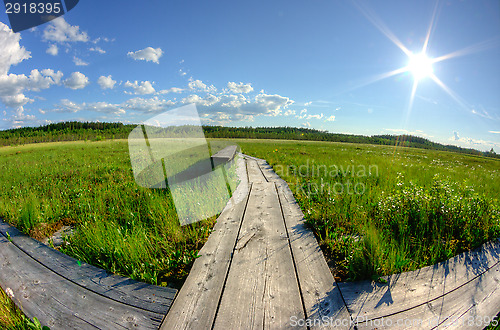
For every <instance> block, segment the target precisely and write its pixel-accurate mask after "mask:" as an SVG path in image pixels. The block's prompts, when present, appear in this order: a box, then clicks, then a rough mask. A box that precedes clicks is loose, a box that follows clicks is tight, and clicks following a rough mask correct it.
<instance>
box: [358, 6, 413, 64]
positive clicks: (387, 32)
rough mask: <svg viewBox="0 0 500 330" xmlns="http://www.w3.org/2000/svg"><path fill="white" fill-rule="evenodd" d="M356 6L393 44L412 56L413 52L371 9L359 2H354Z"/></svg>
mask: <svg viewBox="0 0 500 330" xmlns="http://www.w3.org/2000/svg"><path fill="white" fill-rule="evenodd" d="M353 3H354V5H355V6H356V7H357V8H358V10H359V11H360V12H361V13H362V14H363V15H364V16H365V17H366V18H367V19H368V20H369V21H370V22H371V23H372V24H373V25H374V26H375V27H376V28H377V29H378V30H379V31H380V32H382V34H384V35H385V36H386V37H387V38H388V39H389V40H390V41H392V43H393V44H395V45H396V46H397V47H398V48H399V49H401V50H402V51H403V52H404V53H405V54H406V55H408V56H409V55H410V54H411V52H410V50H409V49H408V48H406V47H405V46H404V45H403V43H402V42H401V41H400V40H399V39H398V37H396V35H395V34H394V33H392V31H391V30H390V29H389V28H388V27H387V26H386V25H385V24H384V22H383V21H382V20H381V19H380V18H379V17H378V16H377V14H375V12H373V11H372V10H370V9H369V8H367V7H366V6H363V5H361V4H360V3H359V2H358V1H356V0H353Z"/></svg>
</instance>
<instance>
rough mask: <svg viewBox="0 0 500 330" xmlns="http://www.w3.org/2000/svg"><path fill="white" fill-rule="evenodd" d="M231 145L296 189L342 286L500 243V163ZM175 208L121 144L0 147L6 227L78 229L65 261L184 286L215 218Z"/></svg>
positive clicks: (359, 149)
mask: <svg viewBox="0 0 500 330" xmlns="http://www.w3.org/2000/svg"><path fill="white" fill-rule="evenodd" d="M211 142H212V143H213V145H216V144H217V143H216V142H220V140H211ZM233 142H234V143H237V144H238V145H240V147H241V148H242V151H243V152H244V153H246V154H248V155H251V156H255V157H259V158H263V159H266V160H267V161H268V162H269V163H270V164H271V165H272V166H273V168H274V169H275V171H276V172H277V173H278V174H279V175H280V176H281V177H282V178H283V179H285V180H286V181H287V182H288V183H289V185H290V187H291V189H292V191H293V193H294V195H295V197H296V199H297V201H298V202H299V204H300V206H301V208H302V210H303V212H304V214H305V217H306V220H307V222H308V224H309V225H310V226H311V228H312V229H313V230H314V232H315V234H316V236H317V238H318V241H319V242H320V245H321V247H322V249H323V251H324V252H325V255H326V256H327V258H328V259H329V261H330V264H331V265H332V268H333V271H334V273H335V276H337V278H338V279H342V280H348V279H352V280H357V279H363V278H374V279H377V278H378V277H379V276H380V275H384V274H390V273H397V272H401V271H407V270H412V269H417V268H419V267H422V266H425V265H430V264H433V263H435V262H438V261H441V260H444V259H447V258H449V257H451V256H453V255H456V254H458V253H460V252H462V251H465V250H468V249H473V248H475V247H477V246H479V245H480V244H482V243H484V242H486V241H488V240H491V239H493V238H494V237H499V236H500V225H499V218H500V206H499V201H498V196H500V161H499V160H497V159H493V158H485V157H479V156H472V155H465V154H458V153H451V152H443V151H433V150H425V149H414V148H402V147H398V148H395V147H394V146H375V145H365V144H349V143H334V142H315V141H286V140H248V139H239V140H238V139H234V140H231V143H233ZM222 145H224V143H222ZM171 197H172V196H171V193H170V191H169V190H168V189H150V188H142V187H140V186H138V185H137V184H136V182H135V181H134V176H133V173H132V167H131V164H130V159H129V155H128V147H127V141H124V140H113V141H97V142H95V141H94V142H91V141H87V142H83V141H81V142H63V143H62V142H57V143H42V144H29V145H22V146H8V147H2V148H0V217H2V218H3V219H5V220H7V221H8V222H10V223H12V224H13V225H15V226H16V227H18V228H19V229H21V230H23V231H24V232H25V233H28V234H29V235H31V236H32V237H35V238H38V239H41V238H43V237H49V236H50V235H51V234H52V233H53V232H54V231H55V230H57V229H58V228H60V227H61V226H62V225H71V226H74V228H75V231H74V234H73V235H72V236H71V237H69V238H68V239H67V244H65V245H63V246H62V247H61V248H60V249H61V251H62V252H64V253H67V254H69V255H71V256H73V257H75V258H77V259H79V260H81V261H84V262H87V263H90V264H93V265H96V266H98V267H101V268H104V269H107V270H109V271H111V272H113V273H117V274H121V275H124V276H128V277H131V278H133V279H137V280H140V281H144V282H148V283H152V284H157V285H164V286H166V285H170V286H174V287H179V286H180V285H181V284H182V282H183V280H184V278H185V277H186V276H187V273H188V271H189V268H190V266H191V264H192V262H193V261H194V260H195V259H196V257H197V252H198V251H199V249H200V248H201V247H202V246H203V244H204V242H205V241H206V239H207V238H208V236H209V234H210V232H211V229H212V227H213V224H214V223H215V219H216V216H212V217H211V218H209V219H206V220H204V221H201V222H196V223H193V224H190V225H187V226H180V224H179V220H178V218H177V214H176V211H175V207H174V205H173V202H172V198H171Z"/></svg>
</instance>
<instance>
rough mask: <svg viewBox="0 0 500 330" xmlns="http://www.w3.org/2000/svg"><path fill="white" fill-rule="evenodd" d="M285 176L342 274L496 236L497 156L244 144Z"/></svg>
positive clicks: (374, 274) (499, 225) (419, 261)
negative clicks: (495, 157)
mask: <svg viewBox="0 0 500 330" xmlns="http://www.w3.org/2000/svg"><path fill="white" fill-rule="evenodd" d="M240 146H241V147H242V150H243V151H244V152H245V153H247V154H249V155H253V156H256V157H259V158H263V159H266V160H267V161H268V162H269V164H270V165H272V166H273V168H274V170H275V171H276V173H278V174H279V175H280V176H281V177H282V178H283V179H285V180H286V181H287V182H288V183H289V185H290V187H291V189H292V191H293V192H294V195H295V197H296V199H297V201H298V202H299V204H300V206H301V209H302V210H303V212H304V214H305V216H306V219H307V221H308V223H309V224H310V225H311V227H312V228H313V230H314V231H315V234H316V235H317V237H318V239H319V241H320V244H321V246H322V248H323V251H324V252H325V254H326V255H327V257H328V258H329V259H330V260H331V261H333V264H334V272H335V273H336V276H338V277H340V278H341V279H353V280H357V279H366V278H375V279H376V278H378V277H379V276H380V275H385V274H391V273H397V272H402V271H408V270H414V269H417V268H420V267H423V266H426V265H431V264H433V263H436V262H438V261H441V260H445V259H447V258H450V257H452V256H454V255H456V254H458V253H460V252H463V251H465V250H469V249H473V248H475V247H478V246H479V245H481V244H482V243H484V242H486V241H488V240H491V239H492V238H495V237H499V236H500V222H499V220H500V203H499V200H498V197H499V196H500V161H498V160H496V159H489V158H483V157H476V156H469V155H462V154H456V153H449V152H441V151H430V150H424V149H413V148H397V149H395V148H394V147H386V146H373V145H361V144H345V143H324V142H296V141H273V142H270V141H262V142H259V143H255V142H253V141H241V142H240Z"/></svg>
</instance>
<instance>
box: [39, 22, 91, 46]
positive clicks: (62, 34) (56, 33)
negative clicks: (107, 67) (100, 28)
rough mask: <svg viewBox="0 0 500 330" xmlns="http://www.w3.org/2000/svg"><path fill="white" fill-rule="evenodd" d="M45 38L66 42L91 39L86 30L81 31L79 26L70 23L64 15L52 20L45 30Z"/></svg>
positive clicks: (46, 39)
mask: <svg viewBox="0 0 500 330" xmlns="http://www.w3.org/2000/svg"><path fill="white" fill-rule="evenodd" d="M43 40H45V41H53V42H58V43H65V42H88V41H89V40H90V39H89V36H88V34H87V33H86V32H84V31H80V27H79V26H77V25H71V24H69V23H68V22H66V20H65V19H64V17H58V18H56V19H54V20H52V21H50V23H49V25H48V26H47V27H46V28H45V30H44V31H43Z"/></svg>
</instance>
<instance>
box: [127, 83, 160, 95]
mask: <svg viewBox="0 0 500 330" xmlns="http://www.w3.org/2000/svg"><path fill="white" fill-rule="evenodd" d="M124 86H125V87H127V88H132V89H133V90H134V94H141V95H144V94H153V93H154V92H155V89H154V87H153V85H152V84H151V82H149V81H147V80H146V81H141V82H140V83H139V82H138V81H137V80H136V81H134V82H133V83H132V82H130V81H128V80H127V82H126V83H125V85H124Z"/></svg>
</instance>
